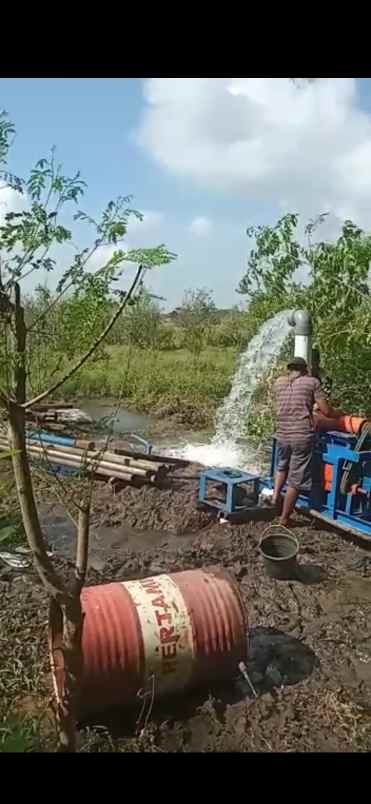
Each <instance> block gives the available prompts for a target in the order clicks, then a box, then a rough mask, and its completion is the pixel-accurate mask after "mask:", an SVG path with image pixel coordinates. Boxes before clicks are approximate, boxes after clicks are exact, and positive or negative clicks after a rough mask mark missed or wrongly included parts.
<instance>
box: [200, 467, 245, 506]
mask: <svg viewBox="0 0 371 804" xmlns="http://www.w3.org/2000/svg"><path fill="white" fill-rule="evenodd" d="M259 481H260V478H259V476H258V475H252V474H250V473H249V472H241V471H239V470H235V469H230V468H228V467H223V468H222V469H207V471H206V472H203V473H202V474H201V476H200V486H199V495H198V499H199V503H203V504H205V505H209V506H211V507H212V508H216V509H217V510H218V511H223V512H224V513H225V514H234V513H237V512H238V511H241V510H245V509H247V508H249V507H251V504H252V505H254V504H255V505H256V504H257V502H258V494H259ZM210 482H211V483H218V484H223V485H224V486H225V500H224V502H223V501H221V500H217V499H215V498H210V497H209V496H208V483H210ZM246 484H248V485H249V486H250V488H251V491H250V495H249V499H251V500H252V502H251V504H250V506H249V505H248V504H245V505H238V504H237V497H238V492H239V491H242V488H241V487H243V486H245V485H246Z"/></svg>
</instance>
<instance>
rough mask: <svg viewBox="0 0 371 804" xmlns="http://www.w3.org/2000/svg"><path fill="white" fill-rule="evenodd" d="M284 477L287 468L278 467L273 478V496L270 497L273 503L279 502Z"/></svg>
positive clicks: (285, 476) (284, 481)
mask: <svg viewBox="0 0 371 804" xmlns="http://www.w3.org/2000/svg"><path fill="white" fill-rule="evenodd" d="M286 478H287V470H285V469H279V470H278V471H277V472H276V475H275V478H274V491H273V497H272V503H273V505H278V502H279V500H280V498H281V497H280V495H281V491H282V488H283V486H284V485H285V483H286Z"/></svg>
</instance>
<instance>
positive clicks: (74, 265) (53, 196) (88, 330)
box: [0, 112, 175, 751]
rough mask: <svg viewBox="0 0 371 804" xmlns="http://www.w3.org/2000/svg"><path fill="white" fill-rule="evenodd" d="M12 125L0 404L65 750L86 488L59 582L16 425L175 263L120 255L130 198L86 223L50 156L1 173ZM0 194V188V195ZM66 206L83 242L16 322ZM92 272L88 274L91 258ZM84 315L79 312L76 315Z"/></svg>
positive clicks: (50, 255)
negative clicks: (60, 345)
mask: <svg viewBox="0 0 371 804" xmlns="http://www.w3.org/2000/svg"><path fill="white" fill-rule="evenodd" d="M13 135H14V126H13V125H12V123H11V122H10V121H9V119H8V117H7V115H6V114H5V113H4V112H3V113H1V114H0V170H1V173H0V179H1V181H2V190H3V191H4V189H5V188H6V189H7V191H9V189H10V190H12V191H13V192H14V196H15V198H16V199H17V207H18V211H9V212H7V213H6V214H5V216H4V219H3V222H2V223H1V225H0V406H1V409H2V415H3V418H5V420H6V421H7V426H8V437H9V442H10V447H11V455H12V465H13V471H14V479H15V484H16V489H17V495H18V500H19V505H20V510H21V514H22V520H23V525H24V530H25V533H26V537H27V540H28V544H29V547H30V549H31V551H32V556H33V560H34V564H35V567H36V570H37V572H38V574H39V576H40V578H41V581H42V583H43V586H44V588H45V590H46V591H47V593H48V595H49V599H50V615H49V616H50V623H51V626H52V627H56V624H59V623H61V624H62V642H61V651H62V656H63V665H64V683H63V685H62V688H61V690H60V695H59V696H58V698H57V705H56V715H57V724H58V732H59V750H62V751H71V750H75V712H76V703H77V699H78V692H79V681H80V674H81V658H82V657H81V634H82V611H81V602H80V595H81V590H82V587H83V585H84V582H85V575H86V568H87V558H88V546H89V513H90V498H91V485H89V488H88V489H87V490H86V493H84V495H83V497H82V499H81V500H80V501H79V502H78V503H77V504H76V508H77V518H78V523H77V547H76V561H75V570H74V575H73V577H71V578H70V579H69V582H67V583H66V582H64V580H63V578H62V577H61V575H60V574H59V573H58V572H57V570H56V568H55V566H54V564H53V561H52V559H51V558H50V556H49V555H48V553H47V549H46V543H45V539H44V535H43V532H42V529H41V526H40V520H39V516H38V511H37V506H36V502H35V495H34V489H33V483H32V477H31V472H30V466H29V462H28V457H27V452H26V437H25V422H26V414H27V411H29V410H30V409H32V407H33V406H35V405H36V404H38V403H40V402H42V401H43V400H45V399H46V398H48V397H50V396H51V395H53V394H55V393H56V392H57V391H58V390H59V389H60V388H61V387H62V386H63V384H64V383H65V382H66V380H68V379H69V378H70V377H72V376H73V375H74V374H75V373H76V372H77V371H78V370H79V369H80V368H81V367H82V366H83V365H84V363H85V362H86V361H87V360H89V359H90V358H91V357H92V356H93V355H94V354H95V353H96V351H97V349H98V348H99V347H100V346H101V344H102V343H103V342H104V340H105V338H106V337H107V335H108V334H109V332H110V331H111V329H112V328H113V326H114V324H115V323H116V321H117V320H118V319H119V317H120V316H121V315H122V313H123V311H124V310H125V308H126V307H127V306H128V305H131V304H133V303H134V302H135V298H136V294H137V292H138V290H139V289H140V287H141V283H142V281H143V272H144V267H143V266H145V269H147V268H152V267H154V266H158V265H161V264H163V263H168V262H170V261H171V260H173V259H174V258H175V254H172V253H171V252H169V251H168V250H167V249H166V248H165V246H164V245H160V246H158V247H157V248H152V249H137V250H131V251H125V250H124V249H123V247H122V244H123V241H124V239H125V235H126V232H127V228H128V225H129V221H130V219H131V218H132V217H133V216H134V217H136V218H139V219H141V218H142V216H141V214H140V213H139V212H137V211H136V210H135V209H133V208H132V207H131V204H130V202H131V199H130V197H120V198H118V199H117V200H115V201H110V202H109V203H108V205H107V206H106V208H105V209H104V211H103V213H102V215H101V217H100V218H99V219H95V218H93V217H91V216H90V215H88V214H87V213H86V212H84V211H83V210H82V209H80V208H79V203H80V202H81V199H82V197H83V195H84V191H85V188H86V185H85V182H84V181H83V180H82V179H81V176H80V174H79V173H76V174H75V175H74V176H72V177H69V176H65V175H64V173H63V170H62V166H61V165H60V164H58V163H57V162H56V154H55V150H54V149H53V150H52V153H51V157H50V158H47V159H41V160H40V161H39V162H38V163H37V164H36V165H35V167H34V168H33V169H32V170H31V172H30V175H29V177H28V179H22V178H19V177H18V176H15V175H14V174H13V173H11V172H10V171H9V170H8V167H7V165H8V155H9V148H10V145H11V142H12V138H13ZM0 193H1V190H0ZM71 205H72V206H74V207H75V212H74V214H72V223H73V222H75V224H76V223H78V225H80V224H81V225H82V224H84V225H87V226H88V227H90V230H91V232H92V234H91V236H90V241H91V242H90V245H89V246H87V247H84V248H83V249H75V254H74V256H73V259H72V260H71V262H70V263H69V264H68V266H67V267H66V268H65V270H64V271H63V273H62V275H61V276H60V278H59V282H58V285H57V291H56V293H55V294H53V295H52V297H51V298H50V300H49V302H47V303H46V304H44V305H43V307H42V310H41V311H40V310H39V312H38V314H36V316H33V317H31V320H30V321H28V320H26V319H25V314H24V308H23V304H22V297H21V288H22V283H23V282H24V280H25V278H26V277H29V276H30V275H34V276H36V277H38V276H40V275H42V274H43V273H45V272H47V273H51V272H53V271H54V270H55V268H56V267H57V259H58V255H59V251H60V249H59V247H60V246H62V245H63V244H66V243H70V244H72V243H73V242H74V240H73V235H72V231H71V228H68V227H67V226H66V224H65V220H66V217H67V214H68V212H69V211H70V209H71ZM93 257H94V259H95V265H96V266H97V267H96V268H95V270H94V271H92V270H91V266H92V258H93ZM128 263H135V264H136V265H137V266H138V267H137V269H136V272H135V275H134V278H133V279H132V281H131V284H130V286H129V288H128V289H127V290H126V291H124V290H118V291H116V295H117V297H118V304H117V305H116V306H115V309H114V311H113V313H112V315H111V317H110V319H109V320H108V322H106V323H105V326H104V327H103V328H102V329H100V330H99V331H97V327H96V326H94V325H93V324H94V321H95V323H96V320H97V316H98V317H99V316H100V314H101V309H102V302H103V301H104V299H106V298H107V296H108V295H109V294H110V292H111V288H112V286H113V283H114V282H116V281H117V280H118V279H119V278H120V277H121V274H122V272H123V270H124V267H125V265H127V264H128ZM66 296H67V297H69V298H71V297H72V298H73V299H74V301H75V310H77V311H78V313H79V310H80V314H77V315H76V314H75V315H73V316H72V318H71V326H73V328H74V338H75V342H78V341H80V346H79V347H78V348H77V349H76V350H73V360H72V362H71V363H70V365H68V366H66V365H65V364H63V363H62V365H61V363H60V358H59V357H58V363H57V364H56V365H53V366H50V367H49V368H50V370H49V376H47V374H48V372H46V375H45V376H44V387H43V388H42V389H40V387H39V388H38V389H37V391H36V393H35V392H33V390H32V389H33V386H34V378H33V376H32V348H33V346H35V339H36V341H37V339H39V340H40V339H44V340H45V339H47V337H48V325H49V322H50V319H51V317H52V315H53V313H54V312H55V309H56V307H57V305H58V303H59V302H60V301H61V299H63V298H65V297H66ZM79 298H84V299H85V300H86V298H88V299H89V300H90V308H89V309H88V310H87V311H86V310H84V314H83V315H81V312H82V311H81V305H80V307H79V304H78V300H79ZM86 313H87V315H86Z"/></svg>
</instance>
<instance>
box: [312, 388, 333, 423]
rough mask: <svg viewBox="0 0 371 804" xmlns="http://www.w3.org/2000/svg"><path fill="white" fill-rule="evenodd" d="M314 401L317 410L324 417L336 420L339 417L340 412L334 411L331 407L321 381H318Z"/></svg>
mask: <svg viewBox="0 0 371 804" xmlns="http://www.w3.org/2000/svg"><path fill="white" fill-rule="evenodd" d="M314 401H315V406H316V408H317V410H319V411H320V412H321V413H322V415H323V416H326V417H327V418H328V419H332V418H336V416H338V415H339V411H337V410H334V408H332V407H331V405H330V404H329V402H328V400H327V399H326V395H325V393H324V391H323V388H322V385H321V383H320V381H319V380H317V379H316V381H315V387H314Z"/></svg>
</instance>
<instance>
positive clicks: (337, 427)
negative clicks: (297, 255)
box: [199, 310, 371, 539]
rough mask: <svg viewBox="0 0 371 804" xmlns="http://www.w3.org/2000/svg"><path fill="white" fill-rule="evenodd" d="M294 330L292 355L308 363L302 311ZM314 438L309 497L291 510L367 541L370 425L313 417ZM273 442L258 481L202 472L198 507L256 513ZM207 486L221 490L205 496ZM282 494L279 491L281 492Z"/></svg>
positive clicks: (268, 481) (234, 473)
mask: <svg viewBox="0 0 371 804" xmlns="http://www.w3.org/2000/svg"><path fill="white" fill-rule="evenodd" d="M289 323H290V324H291V326H293V327H295V356H300V357H304V359H305V360H307V362H308V363H310V361H311V334H312V333H311V321H310V316H309V314H308V313H307V312H306V311H305V310H299V311H297V312H295V313H294V314H293V315H292V316H291V317H290V319H289ZM314 418H315V422H316V429H317V437H316V447H315V454H314V465H313V484H312V490H311V492H310V494H301V495H300V496H299V498H298V501H297V504H296V507H297V508H298V509H300V510H302V511H303V512H304V511H305V512H307V513H309V514H311V515H312V516H315V517H318V518H319V519H322V520H324V521H326V522H328V523H330V524H332V525H334V526H336V527H338V528H340V529H342V530H345V531H347V532H348V533H353V534H355V535H357V536H361V537H364V538H368V539H371V421H368V420H367V419H365V418H360V417H357V416H346V415H343V414H341V415H340V414H339V416H338V417H337V418H335V419H326V418H325V417H324V416H322V415H320V414H318V415H315V417H314ZM276 460H277V450H276V439H275V437H274V438H273V445H272V455H271V467H270V473H269V475H268V476H267V477H259V476H257V475H254V474H250V473H249V472H242V471H239V470H236V469H230V468H228V467H226V468H223V469H217V470H216V469H210V470H206V471H205V472H203V474H202V475H201V480H200V491H199V501H200V503H203V504H205V503H206V504H207V505H211V506H214V507H215V508H216V509H218V510H219V512H220V514H222V515H224V516H225V517H229V516H233V515H236V514H241V513H243V512H245V513H246V514H247V515H248V513H249V511H250V512H251V510H252V508H254V509H255V510H256V508H257V507H258V505H259V498H260V499H261V497H262V496H263V495H264V494H268V493H269V490H271V489H272V488H273V482H274V473H275V468H276ZM210 484H213V485H214V487H215V484H217V485H218V487H219V489H221V488H222V489H224V491H225V494H222V497H220V495H219V496H215V494H214V496H213V497H210V494H209V493H208V489H209V488H210ZM283 493H285V488H284V489H283Z"/></svg>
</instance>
